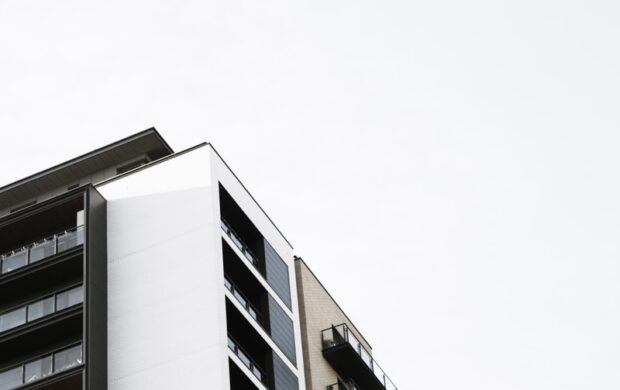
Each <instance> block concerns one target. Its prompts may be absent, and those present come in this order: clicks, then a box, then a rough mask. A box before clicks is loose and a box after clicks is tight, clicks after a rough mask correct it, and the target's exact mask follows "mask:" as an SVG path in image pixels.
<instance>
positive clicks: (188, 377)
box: [97, 148, 229, 390]
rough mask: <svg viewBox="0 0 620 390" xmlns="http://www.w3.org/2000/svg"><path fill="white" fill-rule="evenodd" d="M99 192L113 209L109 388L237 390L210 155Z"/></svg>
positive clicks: (166, 164) (197, 154)
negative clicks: (233, 389)
mask: <svg viewBox="0 0 620 390" xmlns="http://www.w3.org/2000/svg"><path fill="white" fill-rule="evenodd" d="M97 189H98V190H99V191H100V193H101V194H102V195H103V196H104V197H105V198H106V199H107V202H108V203H107V207H108V369H109V372H108V381H109V386H108V388H109V389H110V390H142V389H144V390H146V389H148V390H155V389H173V388H174V389H188V390H191V389H223V390H227V389H229V385H228V361H227V359H228V358H227V356H228V348H227V342H226V340H227V337H226V314H225V300H224V284H223V264H222V256H221V243H220V241H219V240H220V238H219V237H220V233H219V217H218V215H217V214H216V213H217V209H215V207H216V205H217V202H216V200H215V199H214V197H216V196H217V187H216V188H215V189H214V188H213V187H212V178H211V176H210V158H209V148H199V149H197V150H194V151H192V152H191V153H187V154H183V155H180V156H176V157H175V158H172V159H169V160H166V161H163V162H161V163H159V164H155V165H153V166H151V167H149V168H147V169H144V170H141V171H138V172H135V173H132V174H131V175H128V176H125V177H122V178H119V179H117V180H114V181H111V182H108V183H104V184H102V185H100V186H99V187H98V188H97Z"/></svg>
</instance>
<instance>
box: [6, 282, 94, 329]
mask: <svg viewBox="0 0 620 390" xmlns="http://www.w3.org/2000/svg"><path fill="white" fill-rule="evenodd" d="M83 301H84V293H83V289H82V286H81V285H80V286H76V287H72V288H70V289H66V290H63V291H60V292H58V293H55V294H51V295H48V296H46V297H45V298H40V299H37V300H36V301H32V302H29V303H27V304H23V305H20V306H19V307H17V308H12V309H10V310H6V311H5V312H4V313H0V333H2V332H6V331H8V330H11V329H14V328H18V327H20V326H22V325H25V324H27V323H30V322H34V321H37V320H40V319H42V318H44V317H47V316H50V315H53V314H55V313H58V312H61V311H63V310H65V309H67V308H70V307H73V306H75V305H77V304H81V303H83Z"/></svg>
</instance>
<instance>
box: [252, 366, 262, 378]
mask: <svg viewBox="0 0 620 390" xmlns="http://www.w3.org/2000/svg"><path fill="white" fill-rule="evenodd" d="M252 373H253V374H254V376H255V377H256V378H257V379H258V380H259V381H261V382H262V381H263V373H262V372H260V370H259V369H258V368H257V367H256V366H254V367H252Z"/></svg>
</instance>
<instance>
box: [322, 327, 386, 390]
mask: <svg viewBox="0 0 620 390" xmlns="http://www.w3.org/2000/svg"><path fill="white" fill-rule="evenodd" d="M321 340H322V343H323V356H324V357H325V359H326V360H327V361H328V362H329V363H330V364H331V365H332V367H333V368H334V369H335V370H336V372H338V374H339V375H340V376H341V377H342V378H351V379H352V380H354V381H355V383H357V384H359V386H360V387H361V388H363V389H364V390H397V388H396V386H395V385H394V383H392V381H391V380H390V378H388V376H387V375H386V374H385V372H384V371H383V370H382V369H381V367H380V366H379V364H377V362H376V361H375V360H374V359H373V358H372V356H371V355H370V353H369V352H368V351H366V349H365V348H364V347H363V346H362V344H361V343H360V341H359V340H358V339H357V337H355V335H354V334H353V332H351V331H350V329H349V328H348V327H347V325H345V324H340V325H337V326H332V327H331V328H328V329H325V330H323V331H321Z"/></svg>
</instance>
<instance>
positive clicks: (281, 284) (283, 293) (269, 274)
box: [263, 240, 291, 309]
mask: <svg viewBox="0 0 620 390" xmlns="http://www.w3.org/2000/svg"><path fill="white" fill-rule="evenodd" d="M263 241H264V242H265V271H266V275H265V277H266V278H267V282H268V283H269V285H270V286H271V287H272V288H273V290H274V291H275V292H276V294H278V296H279V297H280V298H281V299H282V301H283V302H284V303H285V304H286V306H288V308H289V309H291V285H290V281H289V273H288V266H287V265H286V263H285V262H284V260H282V258H281V257H280V255H278V254H277V253H276V251H275V249H273V247H272V246H271V245H270V244H269V243H268V242H267V240H263Z"/></svg>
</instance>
